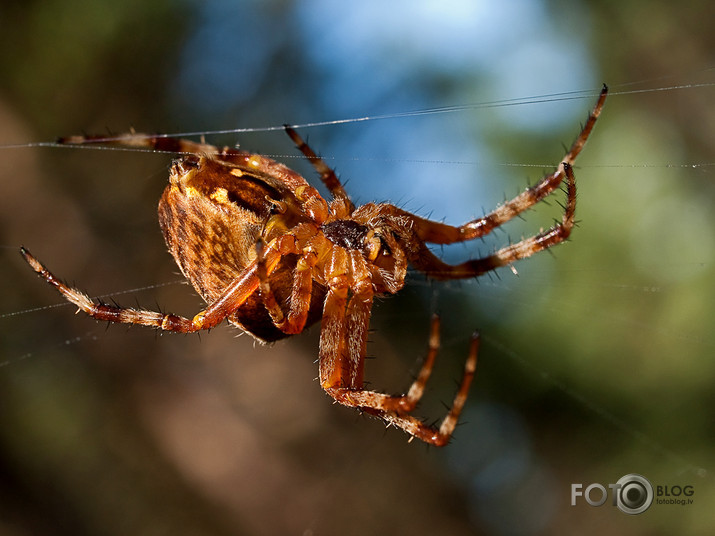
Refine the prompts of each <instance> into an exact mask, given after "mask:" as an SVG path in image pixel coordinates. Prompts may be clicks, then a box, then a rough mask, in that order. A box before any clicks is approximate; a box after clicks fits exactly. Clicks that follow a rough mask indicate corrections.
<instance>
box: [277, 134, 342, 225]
mask: <svg viewBox="0 0 715 536" xmlns="http://www.w3.org/2000/svg"><path fill="white" fill-rule="evenodd" d="M285 131H286V133H287V134H288V136H290V139H291V140H293V143H295V145H296V147H298V150H299V151H300V152H301V153H303V154H304V155H305V157H306V158H307V159H308V160H309V161H310V163H311V164H312V165H313V167H314V168H315V170H316V171H317V172H318V173H319V174H320V180H321V181H323V184H325V186H326V187H327V188H328V190H330V193H331V194H332V196H333V198H335V199H343V200H345V201H346V203H347V205H348V207H349V212H352V211H353V210H355V205H353V203H352V201H350V197H349V196H348V194H347V192H346V191H345V188H343V185H342V184H341V183H340V179H338V176H337V175H336V174H335V171H334V170H333V169H332V168H331V167H330V166H328V165H327V164H326V163H325V160H323V159H322V158H320V157H319V156H318V155H317V154H316V153H315V151H313V149H311V147H310V146H309V145H308V144H307V143H306V142H305V141H304V140H303V138H301V137H300V135H299V134H298V133H297V132H296V131H295V130H294V129H293V128H291V127H289V126H288V125H285Z"/></svg>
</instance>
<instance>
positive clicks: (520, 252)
mask: <svg viewBox="0 0 715 536" xmlns="http://www.w3.org/2000/svg"><path fill="white" fill-rule="evenodd" d="M563 168H564V172H565V174H566V184H567V189H566V192H567V198H566V207H565V210H564V214H563V216H562V219H561V222H560V223H558V224H557V225H554V226H553V227H551V228H550V229H548V230H546V231H543V232H541V233H539V234H537V235H535V236H532V237H529V238H525V239H523V240H521V241H519V242H517V243H515V244H511V245H509V246H506V247H503V248H501V249H500V250H498V251H496V252H495V253H493V254H492V255H489V256H487V257H482V258H479V259H471V260H468V261H466V262H463V263H461V264H457V265H452V264H447V263H445V262H443V261H442V260H441V259H439V258H438V257H437V256H436V255H434V254H433V253H432V252H431V251H429V249H428V248H427V246H425V245H424V244H423V245H422V246H421V248H420V250H419V252H417V253H416V254H415V256H414V257H413V258H412V259H410V260H411V262H412V264H413V265H414V266H415V268H417V269H418V270H420V271H422V272H424V273H426V274H427V275H428V276H429V277H432V278H434V279H463V278H467V277H477V276H480V275H482V274H484V273H486V272H490V271H492V270H495V269H496V268H499V267H502V266H507V265H510V264H512V263H513V262H515V261H517V260H519V259H525V258H527V257H530V256H531V255H533V254H534V253H537V252H539V251H542V250H544V249H547V248H550V247H551V246H554V245H556V244H558V243H560V242H563V241H564V240H566V239H567V238H568V237H569V235H570V234H571V229H572V228H573V225H574V214H575V210H576V178H575V177H574V174H573V169H572V168H571V166H570V165H569V164H568V163H566V162H564V164H563Z"/></svg>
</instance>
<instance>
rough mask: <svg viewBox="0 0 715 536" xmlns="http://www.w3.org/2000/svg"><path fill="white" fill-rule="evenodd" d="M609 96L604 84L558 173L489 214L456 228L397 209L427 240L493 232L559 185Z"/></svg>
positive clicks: (459, 239)
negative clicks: (410, 220) (408, 218)
mask: <svg viewBox="0 0 715 536" xmlns="http://www.w3.org/2000/svg"><path fill="white" fill-rule="evenodd" d="M607 95H608V88H607V87H606V86H605V85H604V86H603V89H602V90H601V93H600V95H599V97H598V100H597V102H596V104H595V106H594V108H593V110H592V111H591V113H590V114H589V116H588V119H587V120H586V123H584V126H583V128H582V129H581V132H580V133H579V135H578V137H577V138H576V140H575V141H574V142H573V144H572V145H571V147H570V148H569V150H568V152H567V153H566V155H564V158H563V159H562V164H561V165H560V166H559V168H558V169H557V170H556V171H555V172H554V173H551V174H549V175H546V176H545V177H543V178H542V179H541V180H540V181H539V182H537V183H536V184H534V185H533V186H531V187H529V188H527V189H526V190H524V191H523V192H522V193H520V194H519V195H517V196H516V197H515V198H513V199H511V200H510V201H507V202H506V203H504V204H503V205H502V206H500V207H498V208H497V209H496V210H494V211H492V212H490V213H489V214H487V215H485V216H483V217H481V218H477V219H475V220H472V221H470V222H467V223H465V224H464V225H461V226H459V227H454V226H451V225H447V224H444V223H441V222H436V221H432V220H428V219H424V218H419V217H416V216H413V215H410V214H408V213H403V211H401V210H399V209H396V210H397V212H399V213H401V214H404V215H407V216H408V217H410V218H411V219H412V221H413V226H414V229H415V231H416V233H417V236H418V237H419V238H420V239H422V240H423V241H425V242H431V243H433V244H452V243H455V242H464V241H466V240H474V239H475V238H479V237H482V236H485V235H487V234H489V233H490V232H491V231H492V230H494V228H496V227H499V226H500V225H503V224H504V223H506V222H507V221H509V220H511V219H513V218H514V217H516V216H518V215H519V214H521V213H522V212H524V211H526V210H528V209H529V208H531V207H532V206H534V205H535V204H536V203H538V202H539V201H541V200H542V199H544V198H545V197H546V196H548V195H549V194H551V193H552V192H553V191H554V190H556V189H557V188H558V187H559V185H560V184H561V181H562V180H563V178H564V175H565V169H564V167H565V164H568V165H573V163H574V161H575V160H576V157H577V156H578V155H579V153H580V152H581V150H582V149H583V146H584V145H585V144H586V140H588V137H589V136H590V134H591V132H592V131H593V127H594V125H595V124H596V120H597V119H598V117H599V116H600V115H601V110H602V109H603V105H604V104H605V102H606V96H607ZM520 258H521V257H520Z"/></svg>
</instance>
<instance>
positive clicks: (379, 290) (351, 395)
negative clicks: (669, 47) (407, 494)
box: [21, 86, 607, 446]
mask: <svg viewBox="0 0 715 536" xmlns="http://www.w3.org/2000/svg"><path fill="white" fill-rule="evenodd" d="M606 94H607V88H606V86H604V87H603V90H602V91H601V94H600V96H599V98H598V101H597V103H596V105H595V107H594V108H593V110H592V111H591V113H590V115H589V117H588V119H587V121H586V123H585V124H584V126H583V128H582V130H581V133H580V134H579V136H578V137H577V139H576V141H575V142H574V143H573V145H572V146H571V148H570V149H569V151H568V152H567V153H566V155H565V156H564V158H563V160H562V163H561V164H560V165H559V166H558V168H557V169H556V171H554V172H553V173H550V174H548V175H546V176H544V177H543V178H542V179H541V180H540V181H539V182H537V183H536V184H535V185H533V186H531V187H529V188H527V189H526V190H525V191H523V192H522V193H520V194H519V195H517V196H516V197H515V198H514V199H512V200H510V201H507V202H505V203H504V204H503V205H501V206H499V207H498V208H496V209H495V210H494V211H492V212H491V213H489V214H487V215H485V216H483V217H481V218H477V219H475V220H472V221H469V222H467V223H465V224H463V225H461V226H459V227H454V226H451V225H447V224H445V223H440V222H436V221H431V220H428V219H425V218H422V217H419V216H416V215H414V214H411V213H409V212H407V211H405V210H403V209H401V208H399V207H397V206H395V205H392V204H389V203H367V204H365V205H362V206H359V207H356V206H355V205H354V204H353V202H352V201H351V200H350V197H349V196H348V194H347V193H346V191H345V189H344V188H343V186H342V184H341V183H340V181H339V180H338V178H337V176H336V175H335V173H334V171H333V170H332V169H331V168H330V167H328V165H327V164H326V163H325V162H324V161H323V160H322V159H321V158H320V157H319V156H317V155H316V153H315V152H314V151H313V150H312V149H311V148H310V147H309V146H308V145H307V144H306V143H305V142H304V141H303V140H302V139H301V137H300V136H299V135H298V133H297V132H296V131H295V130H294V129H292V128H291V127H289V126H286V127H285V130H286V132H287V134H288V136H290V138H291V139H292V140H293V142H294V143H295V144H296V146H297V148H298V149H299V150H300V152H302V153H303V155H304V156H305V157H306V158H307V159H308V160H309V161H310V162H311V164H312V165H313V167H314V168H315V169H316V170H317V172H318V173H319V174H320V179H321V180H322V182H323V184H324V185H325V186H326V187H327V189H328V190H329V191H330V194H331V196H332V200H330V201H329V202H328V201H326V200H325V199H323V198H322V197H321V196H320V194H319V193H318V191H317V190H316V189H315V188H314V187H312V186H310V185H309V184H308V183H307V182H306V180H305V179H304V178H303V177H302V176H301V175H299V174H298V173H296V172H295V171H293V170H291V169H289V168H288V167H286V166H284V165H283V164H280V163H278V162H275V161H274V160H271V159H269V158H266V157H263V156H260V155H257V154H254V153H250V152H247V151H243V150H239V149H236V148H218V147H215V146H213V145H208V144H205V143H203V142H202V143H197V142H193V141H188V140H185V139H178V138H171V137H161V136H148V135H144V134H136V133H130V134H125V135H123V136H120V137H117V138H112V139H102V138H100V137H97V136H95V137H84V136H73V137H69V138H65V139H62V140H60V142H61V143H65V144H85V143H99V142H104V143H111V144H118V145H123V146H131V147H145V148H151V149H154V150H159V151H167V152H174V153H180V154H182V155H183V156H181V157H180V158H179V159H178V160H175V161H174V162H173V164H172V166H171V172H170V177H169V184H168V186H167V187H166V189H165V190H164V193H163V195H162V197H161V200H160V201H159V209H158V212H159V223H160V226H161V229H162V231H163V234H164V238H165V240H166V243H167V245H168V248H169V251H170V252H171V254H172V255H173V257H174V259H175V260H176V262H177V264H178V265H179V267H180V269H181V272H182V273H183V275H184V276H185V277H186V279H187V280H188V281H190V282H191V283H192V284H193V286H194V288H195V289H196V291H197V292H198V293H199V294H200V295H201V297H202V298H203V299H204V300H205V301H206V303H207V304H208V306H207V307H206V308H205V309H204V310H202V311H201V312H199V313H198V314H197V315H196V316H194V317H193V318H191V319H189V318H185V317H182V316H177V315H174V314H167V313H161V312H154V311H149V310H142V309H133V308H124V307H120V306H118V305H107V304H104V303H99V302H95V301H93V300H92V299H90V298H89V297H88V296H87V295H86V294H84V293H83V292H81V291H80V290H78V289H76V288H73V287H70V286H68V285H67V284H65V283H63V282H62V281H60V280H59V279H58V278H57V277H55V276H54V275H53V274H52V273H51V272H50V271H49V270H47V268H45V266H44V265H43V264H42V263H40V261H38V260H37V259H36V258H35V257H33V256H32V255H31V254H30V252H29V251H27V249H25V248H24V247H23V248H21V253H22V255H23V257H24V258H25V260H26V261H27V262H28V263H29V265H30V266H31V267H32V269H33V270H34V271H35V272H37V274H39V275H40V277H42V278H43V279H44V280H45V281H46V282H47V283H49V284H50V285H52V286H53V287H54V288H55V289H57V290H58V291H59V292H60V293H61V294H62V295H63V296H64V297H65V298H66V299H67V300H68V301H70V302H72V303H73V304H75V305H76V306H77V307H78V308H79V310H81V311H84V312H85V313H87V314H88V315H90V316H92V317H94V318H95V319H98V320H104V321H109V322H123V323H129V324H141V325H145V326H152V327H154V328H158V329H161V330H166V331H173V332H179V333H189V332H196V331H199V330H207V329H210V328H213V327H214V326H216V325H217V324H219V323H220V322H222V321H223V320H228V322H229V323H230V324H233V325H235V326H238V327H239V328H241V329H243V330H244V331H246V332H248V333H250V334H251V335H253V336H254V337H255V338H256V339H258V340H260V341H262V342H272V341H276V340H278V339H281V338H283V337H287V336H289V335H293V334H296V333H300V332H301V331H303V330H304V329H305V328H306V327H307V326H310V325H311V324H313V323H315V322H317V321H318V320H319V319H320V320H321V335H320V348H319V380H320V385H321V387H322V388H323V389H324V390H325V391H326V392H327V394H328V395H330V396H331V397H332V398H333V399H334V400H336V401H337V402H339V403H341V404H344V405H346V406H350V407H353V408H357V409H359V410H361V411H362V412H364V413H367V414H370V415H374V416H376V417H379V418H381V419H382V420H383V421H385V422H386V423H387V424H388V426H389V425H393V426H396V427H399V428H401V429H403V430H404V431H405V432H407V433H408V434H409V435H410V436H411V438H410V439H412V438H414V437H416V438H419V439H421V440H422V441H425V442H426V443H430V444H433V445H437V446H442V445H445V444H447V443H448V442H449V440H450V438H451V436H452V433H453V431H454V429H455V426H456V424H457V420H458V418H459V415H460V413H461V411H462V408H463V407H464V404H465V402H466V398H467V393H468V390H469V386H470V384H471V382H472V379H473V377H474V373H475V369H476V364H477V351H478V345H479V336H478V334H476V333H475V334H474V335H473V336H472V339H471V344H470V347H469V352H468V357H467V360H466V363H465V367H464V374H463V378H462V380H461V383H460V385H459V388H458V391H457V394H456V396H455V398H454V401H453V403H452V407H451V409H450V410H449V412H448V413H447V415H446V416H445V417H444V420H443V421H442V423H441V424H440V426H439V427H434V426H430V425H428V424H426V423H425V422H423V421H422V420H420V419H417V418H416V417H414V416H413V415H412V414H411V413H412V412H413V410H414V409H415V407H416V405H417V403H418V402H419V400H420V398H421V397H422V394H423V392H424V389H425V385H426V383H427V380H428V379H429V376H430V374H431V371H432V367H433V364H434V361H435V358H436V355H437V352H438V349H439V331H440V322H439V318H438V317H437V316H434V317H433V318H432V321H431V328H430V333H429V343H428V352H427V357H426V359H425V361H424V363H423V364H422V367H421V369H420V371H419V373H418V375H417V377H416V379H415V380H414V381H413V383H412V385H411V387H410V389H409V390H408V391H407V393H406V394H403V395H399V396H391V395H387V394H383V393H379V392H375V391H371V390H367V389H366V388H365V387H364V383H363V369H364V360H365V352H366V344H367V338H368V326H369V322H370V314H371V309H372V303H373V298H374V297H375V296H376V295H384V294H395V293H396V292H398V291H399V290H400V289H401V288H402V287H403V286H404V284H405V276H406V273H407V267H408V265H411V266H412V267H413V268H414V269H416V270H418V271H420V272H422V273H424V274H426V276H427V277H430V278H433V279H436V280H452V279H464V278H474V277H477V276H479V275H482V274H484V273H487V272H490V271H492V270H495V269H497V268H499V267H503V266H510V265H511V264H512V263H513V262H515V261H517V260H519V259H523V258H526V257H529V256H531V255H533V254H534V253H537V252H539V251H542V250H544V249H547V248H550V247H551V246H554V245H556V244H558V243H560V242H562V241H564V240H566V239H567V238H568V236H569V234H570V233H571V229H572V227H573V225H574V210H575V204H576V184H575V178H574V173H573V169H572V164H573V162H574V160H575V159H576V157H577V156H578V154H579V153H580V152H581V149H582V148H583V146H584V144H585V142H586V140H587V138H588V137H589V135H590V133H591V131H592V129H593V127H594V124H595V122H596V119H597V118H598V116H599V114H600V112H601V109H602V107H603V105H604V102H605V99H606ZM564 179H565V181H566V194H567V202H566V205H565V207H564V214H563V217H562V220H561V222H559V223H557V224H556V225H554V226H553V227H551V228H550V229H548V230H546V231H542V232H540V233H539V234H537V235H535V236H532V237H529V238H525V239H522V240H521V241H519V242H517V243H515V244H511V245H508V246H505V247H503V248H501V249H499V250H497V251H496V252H494V253H493V254H491V255H488V256H486V257H482V258H478V259H470V260H467V261H466V262H463V263H461V264H457V265H450V264H447V263H445V262H443V261H442V260H440V259H439V258H438V257H437V256H435V255H434V254H433V253H432V251H431V250H430V249H429V247H428V244H452V243H455V242H462V241H467V240H474V239H475V238H480V237H483V236H484V235H486V234H488V233H489V232H491V231H492V230H493V229H494V228H496V227H498V226H500V225H502V224H504V223H505V222H507V221H509V220H511V219H512V218H514V217H515V216H517V215H519V214H521V213H522V212H524V211H525V210H527V209H528V208H530V207H531V206H533V205H534V204H536V203H538V202H539V201H541V200H542V199H544V198H545V197H546V196H548V195H549V194H551V193H552V192H553V191H554V190H555V189H557V188H558V186H559V185H560V184H561V182H562V181H563V180H564Z"/></svg>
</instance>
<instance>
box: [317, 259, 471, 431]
mask: <svg viewBox="0 0 715 536" xmlns="http://www.w3.org/2000/svg"><path fill="white" fill-rule="evenodd" d="M325 277H326V281H328V293H327V296H326V299H325V305H324V309H323V320H322V325H321V337H320V351H319V356H320V357H319V370H320V383H321V386H322V387H323V389H324V390H325V391H326V393H328V394H329V395H330V396H331V397H332V398H333V399H335V400H336V401H337V402H339V403H341V404H343V405H346V406H349V407H354V408H358V409H360V410H362V411H365V412H366V413H369V414H371V415H375V416H377V417H381V418H384V419H385V420H386V421H387V422H388V423H389V424H392V425H394V426H397V427H399V428H402V429H403V430H405V431H406V432H408V433H410V434H412V435H413V436H416V437H418V438H420V439H421V440H423V441H426V442H428V443H431V444H434V445H444V444H446V443H447V442H448V441H449V438H450V437H451V434H452V432H453V431H454V427H455V426H456V423H457V419H458V417H459V414H460V413H461V411H462V408H463V407H464V403H465V401H466V397H467V392H468V390H469V386H470V384H471V381H472V378H473V376H474V371H475V368H476V360H477V355H476V354H477V346H476V345H477V342H476V339H475V341H474V342H473V347H472V349H471V350H470V355H469V358H468V359H467V364H466V365H465V374H464V377H463V379H462V382H461V384H460V388H459V391H458V393H457V395H456V397H455V400H454V403H453V406H452V408H451V410H450V411H449V413H448V414H447V417H445V420H444V421H443V423H442V425H441V427H440V428H439V429H436V428H433V427H432V426H429V425H427V424H425V423H423V422H422V421H420V420H419V419H416V418H414V417H412V416H410V415H409V412H411V411H412V410H413V409H414V408H415V406H416V405H417V403H418V402H419V400H420V398H421V397H422V394H423V393H424V387H425V384H426V383H427V380H428V379H429V377H430V374H431V371H432V367H433V365H434V361H435V357H436V355H437V351H438V349H439V320H438V318H437V317H436V316H435V317H434V318H433V320H432V328H431V330H430V338H429V351H428V354H427V358H426V360H425V362H424V363H423V365H422V368H421V370H420V372H419V374H418V376H417V378H416V379H415V381H414V382H413V383H412V386H411V387H410V389H409V390H408V392H407V394H405V395H397V396H395V395H387V394H384V393H378V392H375V391H370V390H367V389H365V388H364V385H363V371H364V363H365V354H366V345H367V334H368V326H369V322H370V310H371V308H372V300H373V290H372V285H371V280H370V274H369V271H368V269H367V267H366V264H365V260H364V259H363V258H362V256H361V254H360V253H359V252H357V251H351V250H345V249H343V248H334V249H333V250H332V253H331V258H330V261H329V263H328V264H327V265H326V269H325ZM348 290H350V295H349V293H348Z"/></svg>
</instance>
